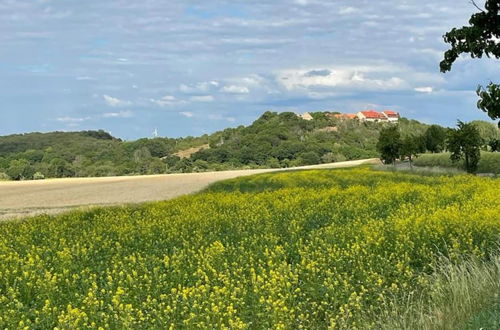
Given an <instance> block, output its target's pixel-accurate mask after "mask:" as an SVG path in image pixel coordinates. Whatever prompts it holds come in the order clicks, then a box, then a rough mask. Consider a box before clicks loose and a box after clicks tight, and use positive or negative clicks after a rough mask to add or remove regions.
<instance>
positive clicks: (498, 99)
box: [476, 47, 500, 128]
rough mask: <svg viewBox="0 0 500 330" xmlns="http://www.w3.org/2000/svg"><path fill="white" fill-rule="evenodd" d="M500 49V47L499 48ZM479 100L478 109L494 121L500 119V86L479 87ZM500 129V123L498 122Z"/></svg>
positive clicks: (490, 84)
mask: <svg viewBox="0 0 500 330" xmlns="http://www.w3.org/2000/svg"><path fill="white" fill-rule="evenodd" d="M499 48H500V47H499ZM476 93H477V96H479V100H478V101H477V107H478V108H479V109H481V110H483V111H484V112H486V113H487V114H488V116H489V117H490V118H491V119H493V120H496V119H499V118H500V86H498V85H497V84H494V83H492V82H490V83H489V84H488V86H486V88H483V87H482V86H478V87H477V90H476ZM498 127H499V128H500V122H498Z"/></svg>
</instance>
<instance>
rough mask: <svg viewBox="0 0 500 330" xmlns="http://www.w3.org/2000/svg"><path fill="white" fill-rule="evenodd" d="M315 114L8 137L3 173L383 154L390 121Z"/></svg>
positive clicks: (2, 142)
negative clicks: (128, 132)
mask: <svg viewBox="0 0 500 330" xmlns="http://www.w3.org/2000/svg"><path fill="white" fill-rule="evenodd" d="M312 116H313V119H312V120H304V119H302V118H300V117H299V116H297V115H296V114H295V113H292V112H283V113H276V112H266V113H264V114H263V115H262V116H261V117H260V118H259V119H257V120H256V121H255V122H254V123H252V124H251V125H249V126H246V127H245V126H239V127H236V128H228V129H225V130H223V131H219V132H215V133H213V134H211V135H203V136H201V137H186V138H178V139H174V138H154V139H146V138H144V139H139V140H136V141H122V140H120V139H117V138H115V137H113V136H111V135H110V134H109V133H106V132H104V131H102V130H101V131H82V132H52V133H28V134H17V135H9V136H3V137H0V179H1V178H2V177H3V178H11V179H15V180H19V179H32V178H35V179H38V178H49V177H88V176H113V175H132V174H160V173H172V172H199V171H206V170H225V169H238V168H261V167H271V168H280V167H290V166H300V165H311V164H320V163H330V162H337V161H343V160H356V159H363V158H372V157H377V156H378V153H377V152H376V149H375V145H376V143H377V139H378V134H379V131H380V129H381V128H382V127H383V126H384V125H389V124H381V123H369V122H359V121H357V120H342V119H339V118H332V117H330V116H327V113H322V112H316V113H312ZM399 125H400V128H401V130H402V131H407V132H414V133H415V132H423V131H425V129H426V127H427V125H425V124H422V123H419V122H417V121H415V120H408V119H404V118H402V119H400V123H399ZM207 146H208V147H207ZM186 155H187V156H188V157H185V156H186ZM179 156H181V157H179ZM2 173H5V174H2Z"/></svg>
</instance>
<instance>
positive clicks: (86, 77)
mask: <svg viewBox="0 0 500 330" xmlns="http://www.w3.org/2000/svg"><path fill="white" fill-rule="evenodd" d="M76 80H95V79H94V78H92V77H89V76H79V77H76Z"/></svg>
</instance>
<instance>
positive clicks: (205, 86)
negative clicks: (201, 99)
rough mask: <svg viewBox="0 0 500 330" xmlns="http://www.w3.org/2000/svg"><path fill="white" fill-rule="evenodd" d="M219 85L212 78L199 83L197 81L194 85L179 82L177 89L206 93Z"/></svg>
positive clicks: (184, 91) (186, 91) (189, 92)
mask: <svg viewBox="0 0 500 330" xmlns="http://www.w3.org/2000/svg"><path fill="white" fill-rule="evenodd" d="M217 87H219V82H218V81H215V80H212V81H205V82H201V83H197V84H194V85H186V84H181V85H180V86H179V90H180V91H181V92H183V93H188V94H191V93H207V92H209V91H211V90H212V89H214V88H217Z"/></svg>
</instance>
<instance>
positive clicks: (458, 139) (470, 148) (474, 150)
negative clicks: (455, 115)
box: [447, 120, 484, 173]
mask: <svg viewBox="0 0 500 330" xmlns="http://www.w3.org/2000/svg"><path fill="white" fill-rule="evenodd" d="M457 126H458V128H456V129H452V130H450V131H449V132H448V139H447V148H448V150H449V151H450V152H451V156H450V159H451V160H452V161H453V162H458V161H460V160H461V159H464V160H465V163H464V164H465V170H466V171H467V172H468V173H475V172H476V171H477V165H478V163H479V159H480V158H481V153H480V148H481V146H482V145H483V143H484V142H483V139H481V135H480V134H479V130H478V129H477V128H476V126H474V124H472V123H464V122H461V121H460V120H459V121H458V125H457Z"/></svg>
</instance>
